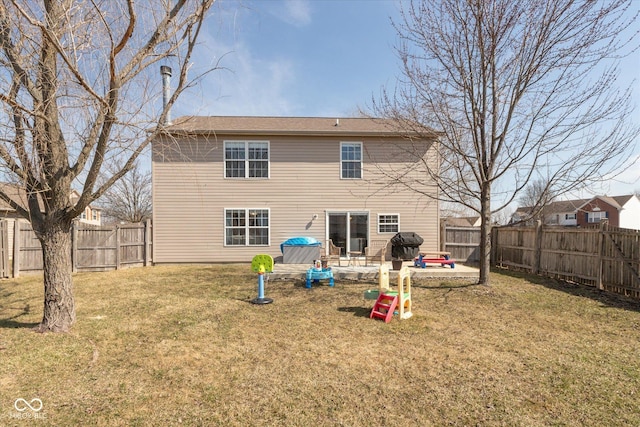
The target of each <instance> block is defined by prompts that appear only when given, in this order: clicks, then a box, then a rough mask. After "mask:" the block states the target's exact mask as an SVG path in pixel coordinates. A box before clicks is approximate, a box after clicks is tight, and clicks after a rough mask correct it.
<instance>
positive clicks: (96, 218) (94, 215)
mask: <svg viewBox="0 0 640 427" xmlns="http://www.w3.org/2000/svg"><path fill="white" fill-rule="evenodd" d="M79 198H80V193H78V192H77V191H76V190H73V191H72V192H71V201H72V202H74V203H75V201H76V200H77V199H79ZM78 221H79V222H82V223H85V224H91V225H102V209H100V208H98V207H95V206H93V205H89V206H87V207H86V208H84V212H82V213H81V214H80V216H79V217H78Z"/></svg>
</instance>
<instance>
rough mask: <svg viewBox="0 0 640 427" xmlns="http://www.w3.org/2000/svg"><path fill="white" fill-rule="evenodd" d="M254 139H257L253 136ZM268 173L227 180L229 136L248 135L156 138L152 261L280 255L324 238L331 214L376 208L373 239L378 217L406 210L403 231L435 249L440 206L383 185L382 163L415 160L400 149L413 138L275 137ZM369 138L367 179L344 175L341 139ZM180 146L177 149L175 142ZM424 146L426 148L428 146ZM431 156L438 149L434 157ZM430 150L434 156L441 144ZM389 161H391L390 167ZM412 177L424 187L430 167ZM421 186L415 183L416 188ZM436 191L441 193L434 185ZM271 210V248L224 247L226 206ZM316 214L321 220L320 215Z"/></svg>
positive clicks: (395, 165)
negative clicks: (285, 248) (167, 141)
mask: <svg viewBox="0 0 640 427" xmlns="http://www.w3.org/2000/svg"><path fill="white" fill-rule="evenodd" d="M248 139H256V138H248ZM260 139H262V140H268V141H269V142H270V153H269V154H270V160H271V161H270V179H231V178H228V179H227V178H224V162H223V141H225V140H230V141H231V140H234V141H242V140H243V138H242V137H233V138H232V137H225V136H223V135H218V136H217V139H216V140H215V141H212V142H210V143H207V142H206V141H205V140H204V139H202V138H201V139H199V140H195V139H190V140H185V141H181V143H180V144H179V149H177V150H176V149H172V150H166V149H163V147H162V145H161V144H159V143H155V144H154V154H153V160H154V161H153V177H154V178H153V200H154V209H153V215H154V261H155V262H156V263H173V262H238V261H246V262H249V261H251V259H252V257H253V256H254V255H256V254H259V253H267V254H270V255H272V256H273V257H279V256H281V252H280V243H282V242H283V241H285V240H287V239H288V238H290V237H295V236H310V237H315V238H316V239H318V240H321V241H324V240H325V238H326V233H327V230H326V214H327V212H338V211H359V212H367V213H368V214H369V238H370V239H380V238H383V239H388V238H391V237H392V236H393V234H394V233H384V234H378V231H377V214H378V213H394V214H398V215H399V216H400V231H414V232H416V233H418V234H420V235H421V236H422V237H423V238H424V239H425V244H424V245H423V248H426V249H437V244H438V230H439V227H438V209H437V203H436V202H435V201H433V200H429V199H428V198H426V197H419V196H418V194H416V193H415V192H413V191H408V190H406V189H400V187H399V188H397V189H383V188H382V185H381V183H382V182H383V181H384V180H383V179H382V177H381V176H380V173H379V171H378V168H384V169H385V170H386V171H387V172H388V173H390V172H389V171H394V173H397V172H398V171H400V170H404V169H405V168H406V167H407V165H410V164H414V162H413V161H412V160H411V159H410V158H409V156H406V154H402V150H398V147H397V146H396V143H397V144H405V145H404V147H405V148H406V142H405V141H401V140H398V141H395V142H394V141H391V140H384V141H382V140H380V139H376V138H360V139H358V138H354V137H349V138H344V139H340V138H337V137H304V138H303V137H277V138H276V137H271V138H260ZM342 140H344V141H349V142H354V141H355V142H360V141H361V142H363V156H364V167H363V179H360V180H354V179H346V180H345V179H341V178H340V142H341V141H342ZM172 146H173V147H174V148H175V147H178V145H176V143H172ZM424 151H425V150H424V149H423V152H424ZM429 153H430V154H429ZM429 153H427V154H426V156H427V158H433V161H435V157H434V154H433V153H434V150H431V151H430V152H429ZM383 162H384V163H383ZM409 176H414V178H415V180H416V183H420V185H421V186H422V188H421V190H424V185H425V182H424V176H426V174H424V172H422V173H421V171H419V170H416V171H414V172H412V173H410V174H409ZM416 185H417V184H416ZM430 188H431V190H430V191H434V192H435V191H436V190H435V187H430ZM225 208H226V209H232V208H251V209H254V208H267V209H269V211H270V246H269V247H261V246H243V247H235V246H231V247H226V246H224V211H225ZM314 214H315V215H317V216H318V217H317V219H315V220H313V219H312V218H313V216H314Z"/></svg>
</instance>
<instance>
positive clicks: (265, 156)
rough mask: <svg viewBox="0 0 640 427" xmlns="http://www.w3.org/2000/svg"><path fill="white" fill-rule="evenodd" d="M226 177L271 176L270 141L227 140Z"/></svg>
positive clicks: (225, 156) (225, 152) (225, 145)
mask: <svg viewBox="0 0 640 427" xmlns="http://www.w3.org/2000/svg"><path fill="white" fill-rule="evenodd" d="M224 177H225V178H269V142H267V141H225V143H224Z"/></svg>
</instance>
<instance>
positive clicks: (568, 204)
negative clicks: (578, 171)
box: [515, 194, 634, 215]
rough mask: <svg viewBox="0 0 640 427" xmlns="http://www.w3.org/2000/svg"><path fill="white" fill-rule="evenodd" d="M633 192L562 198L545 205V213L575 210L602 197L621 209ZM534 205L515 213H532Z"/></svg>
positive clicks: (518, 209) (524, 207) (521, 208)
mask: <svg viewBox="0 0 640 427" xmlns="http://www.w3.org/2000/svg"><path fill="white" fill-rule="evenodd" d="M632 197H634V196H633V194H629V195H626V196H594V197H592V198H590V199H576V200H560V201H557V202H551V203H549V204H548V205H547V206H545V207H544V213H545V215H549V214H556V213H566V212H574V211H577V210H578V209H580V208H582V207H583V206H585V205H586V204H587V203H589V202H591V201H592V200H594V199H601V200H603V201H604V202H606V203H608V204H610V205H611V206H613V207H615V208H617V209H620V208H621V207H622V206H624V205H625V203H627V202H628V201H629V199H631V198H632ZM532 209H533V208H532V207H527V206H523V207H518V208H517V209H516V211H515V214H518V213H522V214H530V213H531V211H532Z"/></svg>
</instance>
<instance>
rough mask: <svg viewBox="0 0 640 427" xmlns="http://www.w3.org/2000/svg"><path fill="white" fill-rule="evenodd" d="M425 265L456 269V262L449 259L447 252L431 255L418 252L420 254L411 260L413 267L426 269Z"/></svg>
mask: <svg viewBox="0 0 640 427" xmlns="http://www.w3.org/2000/svg"><path fill="white" fill-rule="evenodd" d="M427 264H440V265H441V266H442V267H444V266H445V265H448V266H449V267H451V268H456V260H455V259H451V258H449V253H448V252H437V253H434V254H433V255H430V254H429V253H424V252H420V254H419V255H418V256H417V257H415V258H414V259H413V265H414V266H415V267H420V268H427Z"/></svg>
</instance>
